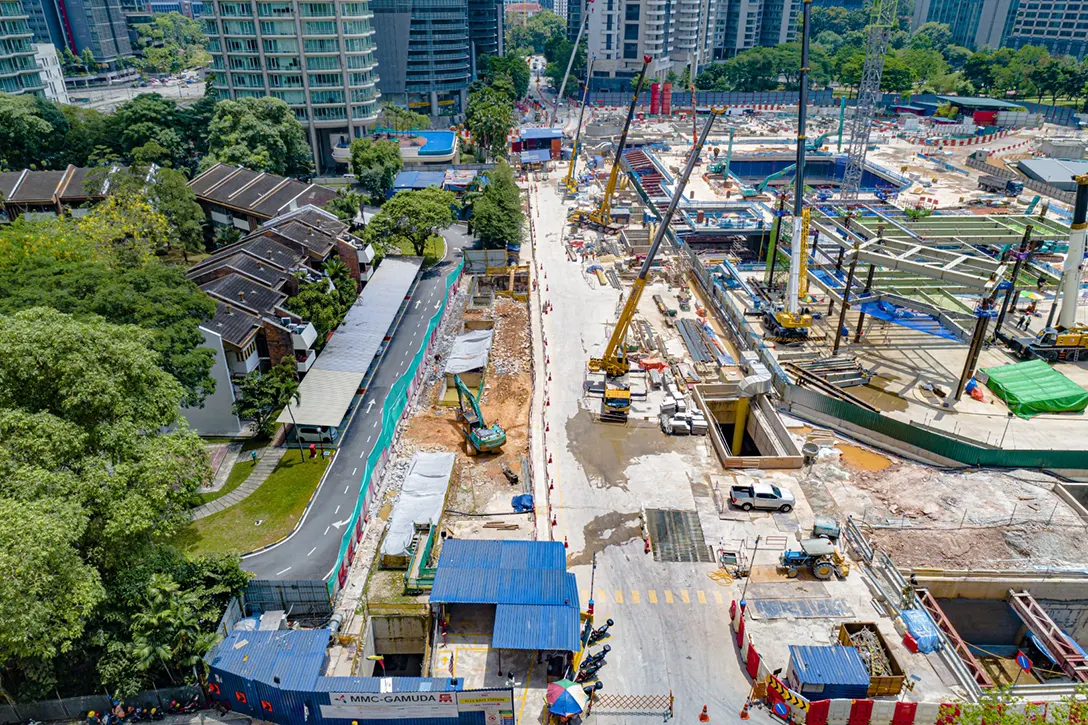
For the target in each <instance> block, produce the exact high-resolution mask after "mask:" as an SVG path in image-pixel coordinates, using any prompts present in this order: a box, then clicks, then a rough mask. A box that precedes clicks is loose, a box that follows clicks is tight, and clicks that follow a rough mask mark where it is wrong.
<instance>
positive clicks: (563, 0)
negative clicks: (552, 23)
mask: <svg viewBox="0 0 1088 725" xmlns="http://www.w3.org/2000/svg"><path fill="white" fill-rule="evenodd" d="M553 2H554V4H555V7H554V8H553V9H552V12H553V13H555V14H556V15H558V16H559V17H561V18H563V19H564V20H566V19H567V5H568V4H569V0H553Z"/></svg>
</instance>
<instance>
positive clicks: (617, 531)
mask: <svg viewBox="0 0 1088 725" xmlns="http://www.w3.org/2000/svg"><path fill="white" fill-rule="evenodd" d="M582 531H583V534H584V536H585V542H586V545H585V548H584V549H582V550H581V551H579V552H578V553H577V554H571V555H568V556H567V566H568V567H569V566H578V565H579V564H592V563H593V555H594V554H599V553H600V552H602V551H604V550H605V549H607V548H608V547H610V546H616V545H618V544H625V543H627V542H628V541H630V540H631V539H637V538H640V537H641V536H642V523H641V521H640V520H639V515H638V513H637V512H636V513H628V514H624V513H619V512H613V513H609V514H602V515H601V516H598V517H596V518H595V519H593V520H592V521H590V522H589V523H588V524H586V525H585V528H583V529H582Z"/></svg>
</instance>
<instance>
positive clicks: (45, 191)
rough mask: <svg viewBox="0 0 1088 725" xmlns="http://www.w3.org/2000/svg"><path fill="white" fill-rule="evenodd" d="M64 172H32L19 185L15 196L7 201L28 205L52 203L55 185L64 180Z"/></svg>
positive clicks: (55, 189)
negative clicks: (32, 203)
mask: <svg viewBox="0 0 1088 725" xmlns="http://www.w3.org/2000/svg"><path fill="white" fill-rule="evenodd" d="M65 173H66V172H64V171H32V172H30V173H29V174H27V175H26V178H25V179H23V183H21V184H19V188H18V189H16V190H15V194H14V195H13V196H12V197H11V198H10V199H8V201H14V202H18V203H23V204H28V203H31V202H34V203H44V202H51V201H53V194H54V193H55V192H56V191H57V185H58V184H60V182H61V179H63V178H64V174H65Z"/></svg>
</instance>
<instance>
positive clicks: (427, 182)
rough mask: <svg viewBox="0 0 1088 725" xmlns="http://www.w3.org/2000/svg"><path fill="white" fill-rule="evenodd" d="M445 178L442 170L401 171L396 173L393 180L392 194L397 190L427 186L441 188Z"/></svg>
mask: <svg viewBox="0 0 1088 725" xmlns="http://www.w3.org/2000/svg"><path fill="white" fill-rule="evenodd" d="M445 180H446V172H444V171H402V172H400V173H399V174H397V178H396V180H395V181H394V182H393V191H392V194H396V193H397V192H398V191H416V190H418V189H426V188H427V187H428V186H437V187H438V188H440V189H441V188H442V183H443V182H444V181H445ZM392 194H391V195H392Z"/></svg>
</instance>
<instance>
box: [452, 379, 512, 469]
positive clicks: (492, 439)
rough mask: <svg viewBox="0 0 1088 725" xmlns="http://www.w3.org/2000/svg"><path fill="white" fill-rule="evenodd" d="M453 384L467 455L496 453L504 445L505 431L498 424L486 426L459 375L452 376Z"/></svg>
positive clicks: (473, 397) (470, 393)
mask: <svg viewBox="0 0 1088 725" xmlns="http://www.w3.org/2000/svg"><path fill="white" fill-rule="evenodd" d="M453 382H454V383H455V384H456V385H457V402H458V403H459V404H460V406H461V418H462V419H463V420H464V422H465V425H464V427H463V428H462V429H461V432H462V433H464V434H465V441H466V446H465V449H466V451H467V453H468V454H469V455H470V456H475V455H476V454H477V453H492V452H494V451H498V450H499V449H500V448H502V447H503V444H505V443H506V431H504V430H503V429H502V426H501V425H499V424H498V423H492V424H491V425H488V424H487V422H486V421H485V420H484V414H483V413H482V412H481V411H480V404H479V403H478V402H477V401H476V396H475V395H473V394H472V391H471V390H469V389H468V386H467V385H465V384H464V382H463V381H462V380H461V376H460V375H454V376H453ZM466 399H467V401H468V405H467V406H466V405H465V401H466Z"/></svg>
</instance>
